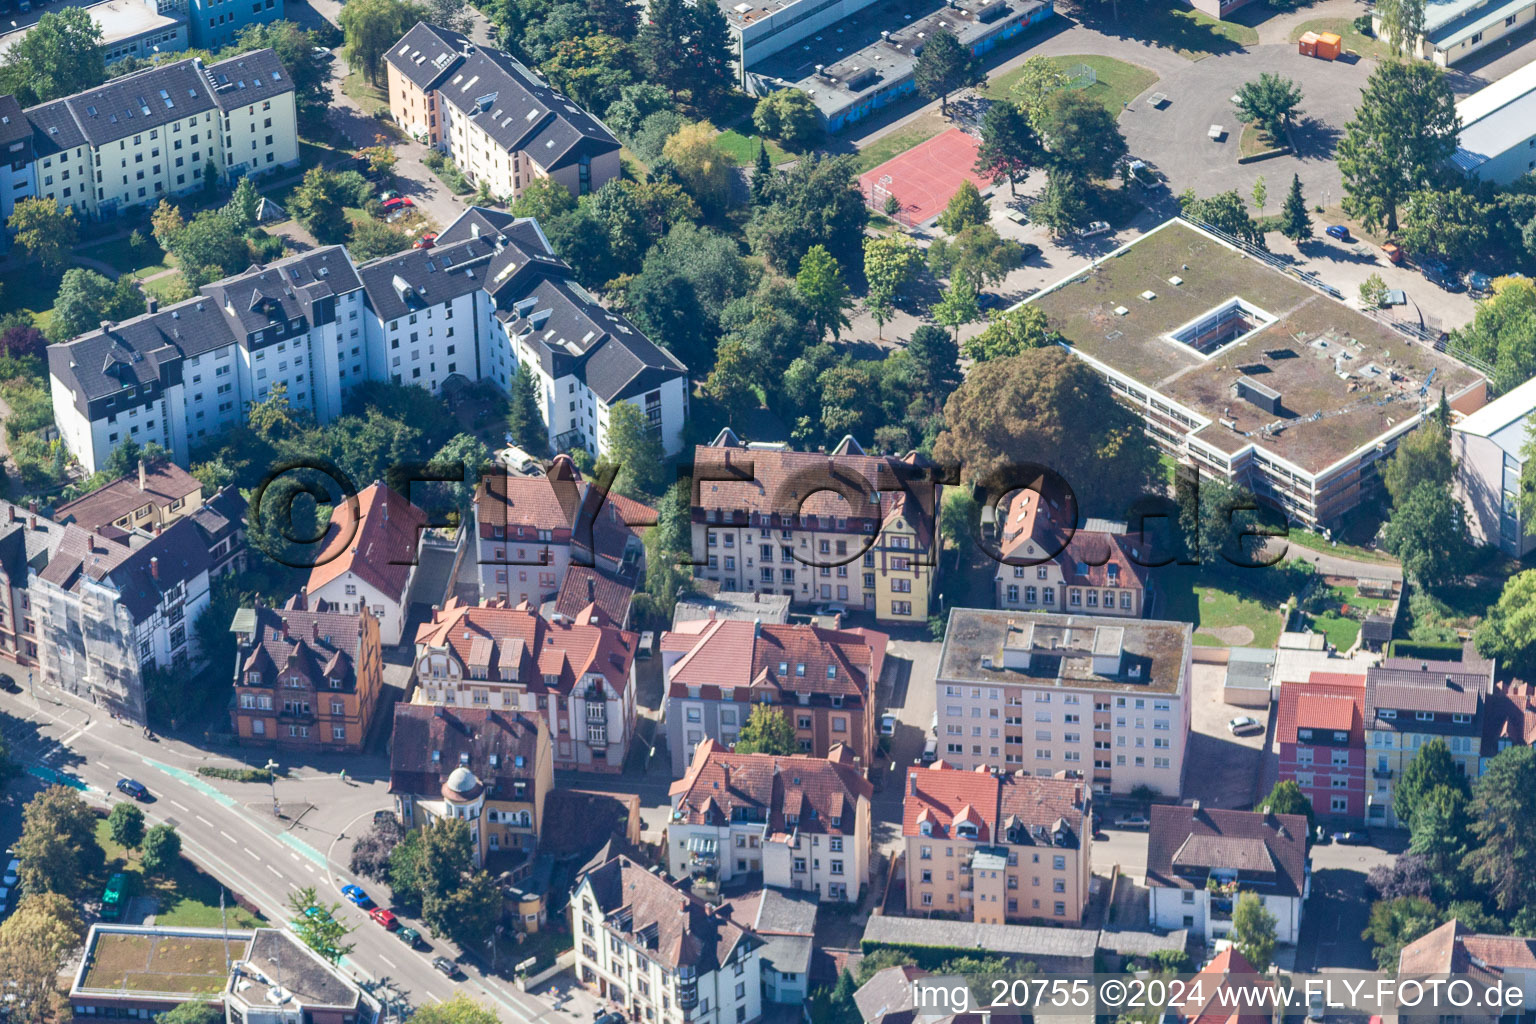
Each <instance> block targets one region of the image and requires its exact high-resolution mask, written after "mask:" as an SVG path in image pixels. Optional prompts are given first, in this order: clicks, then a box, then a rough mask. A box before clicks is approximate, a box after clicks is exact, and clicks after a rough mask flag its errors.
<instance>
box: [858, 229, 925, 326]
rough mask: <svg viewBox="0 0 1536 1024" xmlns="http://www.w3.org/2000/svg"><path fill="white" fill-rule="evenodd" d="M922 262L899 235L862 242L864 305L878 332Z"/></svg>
mask: <svg viewBox="0 0 1536 1024" xmlns="http://www.w3.org/2000/svg"><path fill="white" fill-rule="evenodd" d="M922 259H923V258H922V253H921V252H920V251H919V250H918V248H917V246H915V245H913V244H912V243H911V242H909V241H907V240H906V239H905V238H902V237H900V236H899V235H882V236H879V237H872V238H866V239H864V280H865V281H866V282H867V284H868V290H867V291H866V292H865V298H864V301H865V304H866V305H867V306H868V307H869V312H870V315H871V316H873V317H874V318H875V323H876V324H877V325H878V326H879V327H880V328H882V329H883V328H884V327H885V324H886V323H887V321H889V320H890V319H891V316H892V314H893V312H894V310H893V307H894V306H895V303H896V297H897V296H898V295H900V294H901V292H902V289H904V288H906V287H907V285H908V284H910V283H911V282H912V278H913V277H915V276H916V274H917V271H918V268H919V267H920V266H922Z"/></svg>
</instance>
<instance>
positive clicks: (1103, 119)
mask: <svg viewBox="0 0 1536 1024" xmlns="http://www.w3.org/2000/svg"><path fill="white" fill-rule="evenodd" d="M1036 127H1037V129H1038V130H1039V132H1040V134H1041V136H1042V137H1043V138H1044V139H1045V142H1046V147H1047V148H1048V149H1049V150H1050V162H1051V165H1052V166H1053V167H1059V168H1061V169H1063V170H1067V171H1070V172H1071V173H1072V174H1074V175H1077V176H1079V177H1083V178H1108V177H1109V176H1110V175H1112V174H1114V172H1115V168H1116V167H1117V166H1119V164H1120V161H1121V160H1123V159H1125V156H1126V154H1127V152H1128V150H1127V149H1126V145H1125V137H1124V136H1123V135H1121V134H1120V125H1119V124H1118V123H1116V121H1115V117H1114V115H1113V114H1111V113H1110V112H1109V111H1108V110H1106V109H1105V108H1104V105H1103V104H1102V103H1100V102H1099V101H1098V100H1096V99H1093V98H1092V97H1090V96H1088V95H1087V94H1086V93H1084V92H1083V91H1081V90H1077V89H1063V90H1060V91H1059V92H1055V93H1052V94H1051V96H1050V98H1049V99H1047V100H1046V104H1045V115H1044V123H1043V124H1041V125H1037V126H1036Z"/></svg>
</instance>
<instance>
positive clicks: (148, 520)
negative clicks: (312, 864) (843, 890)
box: [53, 459, 203, 532]
mask: <svg viewBox="0 0 1536 1024" xmlns="http://www.w3.org/2000/svg"><path fill="white" fill-rule="evenodd" d="M202 505H203V485H202V484H200V483H198V482H197V477H195V476H193V475H192V474H191V473H188V472H187V471H186V470H184V469H182V468H181V467H180V466H178V465H176V464H175V463H174V462H172V461H171V460H170V459H156V460H155V461H154V462H153V463H151V464H147V465H146V464H145V462H144V460H143V459H140V460H139V470H138V472H137V473H129V474H126V475H124V476H120V477H118V478H117V479H116V480H113V481H112V482H111V483H108V484H104V485H102V486H101V487H98V488H96V490H94V491H92V492H91V493H89V494H84V495H81V496H80V497H78V498H76V499H75V500H74V501H67V502H65V503H64V504H62V505H57V506H55V507H54V510H53V517H54V518H55V519H57V520H58V521H59V522H61V523H65V524H68V523H74V524H76V525H77V526H79V527H80V528H81V529H85V530H106V529H108V528H109V527H116V528H117V529H119V530H122V531H124V532H128V531H132V530H146V531H151V532H152V531H153V530H154V528H155V527H157V526H161V527H163V526H167V525H169V524H170V523H172V522H174V521H176V520H177V519H180V518H181V517H182V516H186V515H191V514H192V513H193V512H195V511H197V510H198V509H199V508H201V507H202Z"/></svg>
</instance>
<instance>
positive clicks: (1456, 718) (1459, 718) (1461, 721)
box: [1451, 715, 1472, 725]
mask: <svg viewBox="0 0 1536 1024" xmlns="http://www.w3.org/2000/svg"><path fill="white" fill-rule="evenodd" d="M1451 721H1453V722H1455V723H1456V724H1457V725H1466V724H1467V723H1468V722H1470V721H1472V716H1471V715H1452V716H1451Z"/></svg>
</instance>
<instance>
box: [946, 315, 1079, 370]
mask: <svg viewBox="0 0 1536 1024" xmlns="http://www.w3.org/2000/svg"><path fill="white" fill-rule="evenodd" d="M1056 337H1057V335H1056V332H1055V331H1052V330H1051V329H1050V327H1049V325H1047V323H1046V320H1045V313H1044V311H1043V310H1041V309H1040V307H1039V306H1031V305H1024V306H1017V307H1015V308H1013V309H1004V310H999V311H997V312H995V313H993V314H992V316H991V319H990V321H989V322H988V323H987V326H986V328H985V329H983V330H982V332H981V333H980V334H978V335H976V336H974V337H971V338H967V339H966V341H965V344H964V345H962V346H961V351H962V352H964V353H965V357H966V358H967V359H974V360H975V361H976V362H982V361H984V360H987V359H1007V358H1009V357H1011V356H1016V355H1018V354H1019V353H1021V352H1027V351H1028V350H1030V349H1033V348H1043V347H1044V346H1046V345H1052V344H1055V342H1056Z"/></svg>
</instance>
